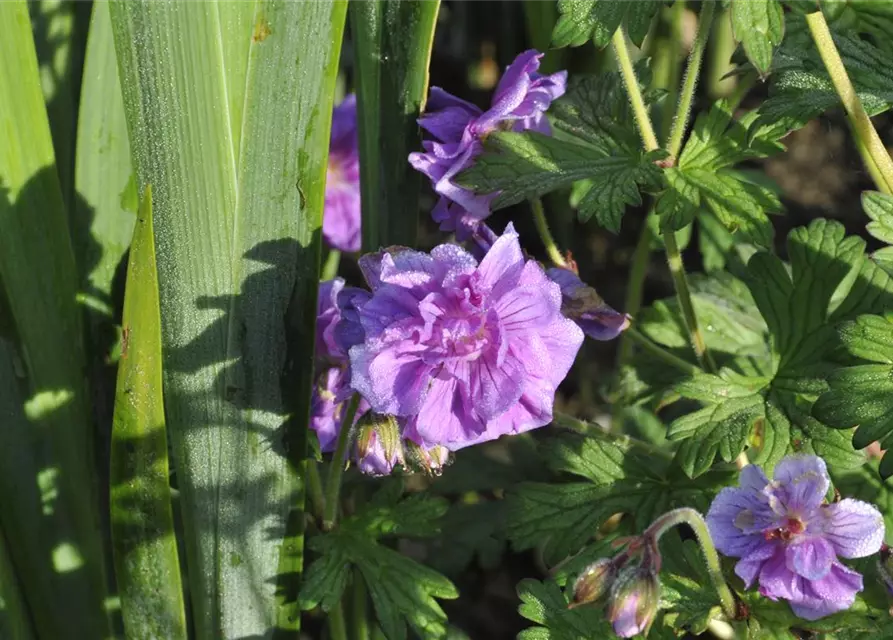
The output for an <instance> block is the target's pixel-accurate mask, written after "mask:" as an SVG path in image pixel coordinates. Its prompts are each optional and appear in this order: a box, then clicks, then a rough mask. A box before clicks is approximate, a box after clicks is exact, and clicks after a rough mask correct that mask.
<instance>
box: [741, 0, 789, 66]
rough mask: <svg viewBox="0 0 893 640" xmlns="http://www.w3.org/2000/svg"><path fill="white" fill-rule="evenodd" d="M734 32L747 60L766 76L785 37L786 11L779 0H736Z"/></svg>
mask: <svg viewBox="0 0 893 640" xmlns="http://www.w3.org/2000/svg"><path fill="white" fill-rule="evenodd" d="M732 29H733V30H734V32H735V38H736V39H737V40H738V41H739V42H741V46H742V47H744V53H746V54H747V59H748V60H750V62H751V64H752V65H753V66H754V67H755V68H756V69H757V71H758V72H759V73H760V76H763V77H765V76H766V75H767V73H768V72H769V68H770V67H771V65H772V50H773V49H774V48H775V47H777V46H778V45H779V44H781V41H782V38H784V10H783V9H782V8H781V3H780V2H778V0H735V1H734V2H732Z"/></svg>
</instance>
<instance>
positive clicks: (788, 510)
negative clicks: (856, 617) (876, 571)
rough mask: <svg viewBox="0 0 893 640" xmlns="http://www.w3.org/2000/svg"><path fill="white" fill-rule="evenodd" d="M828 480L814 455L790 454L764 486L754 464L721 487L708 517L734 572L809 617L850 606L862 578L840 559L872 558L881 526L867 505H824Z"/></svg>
mask: <svg viewBox="0 0 893 640" xmlns="http://www.w3.org/2000/svg"><path fill="white" fill-rule="evenodd" d="M829 486H830V481H829V479H828V472H827V470H826V468H825V462H824V461H823V460H822V459H821V458H818V457H816V456H790V457H787V458H785V459H784V460H782V461H781V462H780V463H779V464H778V466H777V467H776V468H775V479H774V480H773V481H772V482H770V481H769V480H768V479H767V478H766V475H765V474H764V473H763V471H762V469H760V468H759V467H756V466H754V465H750V466H747V467H745V468H744V470H743V471H742V472H741V479H740V487H738V488H726V489H723V490H722V491H721V492H720V493H719V495H718V496H717V497H716V499H715V500H714V501H713V504H712V505H711V506H710V512H709V513H708V514H707V524H708V526H709V527H710V533H711V535H712V537H713V540H714V542H715V543H716V547H717V549H719V551H720V552H722V553H724V554H725V555H727V556H732V557H736V558H741V560H740V561H739V562H738V564H737V565H736V566H735V573H737V574H738V576H739V577H740V578H741V579H742V580H744V583H745V584H746V585H747V586H748V587H750V586H751V585H752V584H753V582H754V581H755V580H758V581H759V583H760V593H761V594H762V595H764V596H766V597H768V598H771V599H772V600H777V599H779V598H782V599H784V600H788V601H790V603H791V608H792V609H793V611H794V613H795V614H797V615H798V616H800V617H801V618H805V619H807V620H817V619H818V618H821V617H824V616H827V615H830V614H832V613H835V612H837V611H841V610H843V609H847V608H849V607H850V606H851V605H852V604H853V601H854V599H855V597H856V593H857V592H859V591H861V590H862V576H861V575H860V574H858V573H857V572H855V571H853V570H852V569H849V568H848V567H846V566H844V565H843V564H841V563H840V562H839V561H838V559H837V558H838V557H842V558H861V557H864V556H868V555H871V554H873V553H876V552H877V551H878V550H879V549H880V548H881V543H882V542H883V539H884V521H883V518H882V517H881V514H880V513H879V512H878V510H877V509H876V508H874V507H873V506H872V505H870V504H867V503H865V502H860V501H858V500H851V499H845V500H841V501H840V502H833V503H831V504H827V503H826V502H825V495H826V493H827V492H828V487H829Z"/></svg>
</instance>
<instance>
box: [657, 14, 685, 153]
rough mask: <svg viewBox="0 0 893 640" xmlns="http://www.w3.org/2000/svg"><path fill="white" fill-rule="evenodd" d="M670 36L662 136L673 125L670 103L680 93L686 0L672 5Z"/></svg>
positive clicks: (667, 47) (666, 46) (674, 102)
mask: <svg viewBox="0 0 893 640" xmlns="http://www.w3.org/2000/svg"><path fill="white" fill-rule="evenodd" d="M669 11H670V38H669V41H668V42H666V44H665V53H664V54H663V55H666V56H667V57H668V58H669V65H670V66H669V73H668V74H667V86H666V87H664V88H665V89H666V90H667V97H666V99H665V101H664V106H663V107H662V108H661V111H662V113H661V124H660V133H661V136H662V137H665V136H667V135H668V133H669V131H670V127H671V126H672V125H673V113H672V111H671V109H670V105H673V104H676V100H677V98H678V94H679V71H680V68H681V65H680V63H681V58H682V56H681V55H680V43H681V42H682V21H683V19H684V18H685V0H676V2H674V3H673V6H672V7H670V10H669Z"/></svg>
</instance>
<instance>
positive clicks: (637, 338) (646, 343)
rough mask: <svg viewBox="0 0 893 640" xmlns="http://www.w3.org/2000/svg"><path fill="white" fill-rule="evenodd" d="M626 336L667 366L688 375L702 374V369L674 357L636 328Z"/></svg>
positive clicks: (629, 329) (631, 328) (628, 331)
mask: <svg viewBox="0 0 893 640" xmlns="http://www.w3.org/2000/svg"><path fill="white" fill-rule="evenodd" d="M625 333H626V335H628V336H629V338H630V340H632V341H633V342H634V343H635V344H637V345H639V346H640V347H642V348H643V349H644V350H645V351H647V352H648V353H649V354H650V355H652V356H654V357H655V358H657V359H658V360H660V361H662V362H663V363H665V364H668V365H670V366H671V367H673V368H674V369H678V370H679V371H682V372H683V373H688V374H692V375H694V374H695V373H698V372H700V369H698V367H696V366H695V365H693V364H692V363H690V362H686V361H685V360H683V359H682V358H679V357H677V356H674V355H673V354H672V353H670V352H669V351H667V350H666V349H664V348H663V347H661V346H660V345H657V344H655V343H654V342H652V341H651V340H649V339H648V338H647V337H645V336H644V335H643V334H642V333H640V332H639V331H638V330H637V329H635V328H634V327H630V328H628V329H627V330H626V331H625Z"/></svg>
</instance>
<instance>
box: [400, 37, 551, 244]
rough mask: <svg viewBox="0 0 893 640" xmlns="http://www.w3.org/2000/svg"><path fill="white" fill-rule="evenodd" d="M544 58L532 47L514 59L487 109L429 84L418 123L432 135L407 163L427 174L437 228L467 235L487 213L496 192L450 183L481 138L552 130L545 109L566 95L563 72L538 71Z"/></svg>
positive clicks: (469, 160) (468, 161) (466, 164)
mask: <svg viewBox="0 0 893 640" xmlns="http://www.w3.org/2000/svg"><path fill="white" fill-rule="evenodd" d="M542 57H543V54H541V53H539V52H537V51H535V50H533V49H531V50H529V51H525V52H524V53H522V54H520V55H519V56H518V57H517V58H515V61H514V62H512V64H511V65H509V67H508V68H507V69H506V71H505V73H504V74H503V76H502V79H501V80H500V81H499V84H498V85H497V87H496V92H495V93H494V95H493V99H492V101H491V106H490V109H488V110H487V111H481V110H480V109H479V108H478V107H476V106H475V105H473V104H471V103H469V102H466V101H464V100H462V99H460V98H457V97H456V96H453V95H451V94H449V93H447V92H446V91H444V90H443V89H440V88H438V87H433V88H432V89H431V94H430V96H429V98H428V105H427V109H426V112H425V115H423V116H422V117H421V118H420V119H419V125H421V127H422V128H423V129H424V130H425V131H427V132H428V133H430V134H431V135H432V136H433V137H434V140H427V141H425V142H423V143H422V147H423V148H424V152H423V153H411V154H410V155H409V162H410V164H411V165H412V166H413V167H414V168H415V169H417V170H418V171H420V172H422V173H424V174H425V175H426V176H428V178H429V179H430V180H431V183H432V185H433V186H434V190H435V191H436V192H437V193H438V194H439V195H440V196H441V198H440V200H439V201H438V203H437V206H436V207H435V209H434V212H433V216H434V219H435V220H436V221H437V222H439V223H440V228H441V230H443V231H451V232H452V231H455V232H456V234H457V237H458V238H459V239H460V240H465V239H467V238H468V237H470V236H471V234H472V233H473V232H474V230H475V229H476V227H477V225H478V224H480V221H481V220H483V219H484V218H486V217H487V216H488V215H490V202H491V201H492V200H493V198H494V197H495V196H496V194H482V195H481V194H475V193H473V192H471V191H469V190H467V189H463V188H461V187H459V186H458V185H457V184H455V183H454V182H453V178H455V177H456V175H458V174H459V173H460V172H461V171H463V170H464V169H467V168H468V167H470V166H471V165H472V163H473V162H474V158H475V157H476V156H478V155H480V153H481V152H482V151H483V145H482V144H481V141H482V140H483V139H484V137H486V135H487V134H489V133H491V132H492V131H495V130H497V129H508V130H512V131H525V130H533V131H538V132H540V133H544V134H549V133H551V129H550V127H549V122H548V120H546V118H545V111H546V110H547V109H548V108H549V105H551V104H552V101H553V100H555V99H556V98H558V97H560V96H561V95H563V94H564V92H565V89H566V85H567V72H566V71H560V72H558V73H553V74H552V75H548V76H544V75H541V74H539V73H537V70H538V69H539V66H540V59H541V58H542Z"/></svg>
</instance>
